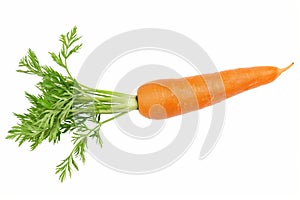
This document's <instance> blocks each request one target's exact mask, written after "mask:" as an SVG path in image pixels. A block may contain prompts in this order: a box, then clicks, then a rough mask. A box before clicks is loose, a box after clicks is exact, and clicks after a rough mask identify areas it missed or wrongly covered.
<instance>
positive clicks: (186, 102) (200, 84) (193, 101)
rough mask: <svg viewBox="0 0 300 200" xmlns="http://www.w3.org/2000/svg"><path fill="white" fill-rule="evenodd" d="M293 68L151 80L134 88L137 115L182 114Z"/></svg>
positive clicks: (248, 70) (262, 67) (267, 68)
mask: <svg viewBox="0 0 300 200" xmlns="http://www.w3.org/2000/svg"><path fill="white" fill-rule="evenodd" d="M293 65H294V63H291V64H290V65H289V66H287V67H285V68H282V69H279V68H277V67H273V66H260V67H250V68H239V69H233V70H226V71H222V72H216V73H212V74H204V75H197V76H192V77H186V78H180V79H162V80H156V81H152V82H149V83H146V84H144V85H142V86H140V87H139V88H138V92H137V99H138V109H139V112H140V114H142V115H143V116H145V117H147V118H150V119H165V118H169V117H173V116H176V115H180V114H184V113H187V112H191V111H194V110H198V109H201V108H204V107H206V106H210V105H213V104H215V103H218V102H220V101H222V100H224V99H226V98H229V97H232V96H234V95H236V94H239V93H241V92H244V91H247V90H249V89H253V88H256V87H258V86H261V85H264V84H267V83H270V82H272V81H274V80H275V79H276V78H277V77H278V76H280V74H281V73H283V72H285V71H286V70H288V69H289V68H291V67H292V66H293Z"/></svg>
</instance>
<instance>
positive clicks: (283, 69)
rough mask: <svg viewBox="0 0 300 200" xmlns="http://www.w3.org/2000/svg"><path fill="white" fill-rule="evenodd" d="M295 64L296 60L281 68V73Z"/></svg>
mask: <svg viewBox="0 0 300 200" xmlns="http://www.w3.org/2000/svg"><path fill="white" fill-rule="evenodd" d="M293 65H294V62H292V63H291V64H290V65H289V66H287V67H285V68H282V69H280V73H282V72H285V71H286V70H288V69H289V68H291V67H292V66H293Z"/></svg>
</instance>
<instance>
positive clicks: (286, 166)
mask: <svg viewBox="0 0 300 200" xmlns="http://www.w3.org/2000/svg"><path fill="white" fill-rule="evenodd" d="M299 13H300V5H299V1H298V2H297V1H296V0H294V1H292V0H273V1H271V0H270V1H261V0H251V1H233V0H229V1H216V0H211V1H174V0H172V1H156V0H152V1H113V0H111V1H106V2H104V1H103V2H102V1H54V0H53V1H14V0H12V1H7V3H4V2H3V1H1V3H0V57H1V66H0V70H1V71H0V81H1V84H0V87H1V88H0V89H1V105H0V110H1V114H0V132H1V134H0V155H1V165H0V199H21V198H22V199H40V198H44V199H48V198H49V199H53V198H59V199H62V198H71V197H72V198H76V199H77V198H88V199H113V198H122V199H152V198H154V197H156V198H158V197H160V198H161V199H167V198H171V197H172V198H173V199H200V198H203V199H291V200H292V199H299V197H300V194H299V191H300V174H299V173H300V170H299V169H300V162H299V161H300V151H299V147H300V141H299V133H300V129H299V119H300V116H299V114H300V109H299V102H300V94H299V93H300V79H299V75H300V65H299V63H300V59H299V58H300V57H299V56H300V54H299V53H300V37H299V35H300V14H299ZM74 25H77V26H78V28H79V33H80V35H83V36H84V38H83V42H84V48H83V49H82V50H81V53H80V54H78V55H76V56H75V57H74V59H73V61H72V62H73V63H72V64H74V67H73V68H72V69H71V72H72V73H73V74H75V75H76V73H77V72H78V70H79V68H80V66H81V64H82V63H83V61H84V60H85V58H86V57H87V56H88V55H89V53H90V52H91V51H92V50H93V49H94V48H95V47H97V46H98V45H99V44H101V43H102V42H103V41H105V40H106V39H108V38H110V37H112V36H114V35H116V34H119V33H122V32H124V31H129V30H132V29H137V28H149V27H150V28H164V29H170V30H174V31H177V32H179V33H182V34H184V35H186V36H188V37H190V38H191V39H193V40H194V41H196V42H197V43H198V44H199V45H201V46H202V47H203V48H204V49H205V50H206V52H207V53H208V54H209V55H210V57H211V58H212V59H213V61H214V63H215V65H216V66H217V67H218V69H219V70H224V69H229V68H236V67H249V66H254V65H275V66H279V67H284V66H286V65H288V64H289V63H291V62H292V61H294V62H295V66H294V67H293V68H292V69H290V70H289V71H288V72H286V73H285V74H283V75H282V76H281V77H279V78H278V79H277V80H276V81H275V82H273V83H271V84H269V85H267V86H263V87H261V88H257V89H255V90H252V91H249V92H246V93H243V94H240V95H239V96H236V97H234V98H232V99H230V100H228V101H227V103H226V122H225V125H224V128H223V132H222V137H221V139H220V141H219V143H218V145H217V146H216V148H215V149H214V151H213V153H212V154H211V155H209V156H208V157H207V158H206V159H204V160H202V161H199V160H198V156H199V152H200V148H201V145H202V143H203V139H204V136H205V135H203V134H202V135H201V134H199V136H198V137H197V138H196V140H195V141H194V143H193V145H192V146H191V148H190V149H189V150H188V152H187V153H186V154H185V155H184V156H183V157H182V158H181V159H180V160H179V161H178V162H176V163H175V164H174V165H172V166H171V167H169V168H167V169H165V170H163V171H160V172H158V173H154V174H148V175H139V176H135V175H127V174H121V173H118V172H115V171H112V170H110V169H108V168H106V167H104V166H102V165H101V164H99V163H98V162H97V161H95V160H94V159H92V158H91V157H90V156H88V158H87V162H86V164H85V166H81V169H80V172H78V173H75V174H74V176H73V177H72V179H71V180H69V179H68V180H67V181H66V182H65V183H63V184H61V183H59V182H58V180H57V176H56V175H54V167H55V165H56V164H57V162H58V161H59V160H60V159H62V158H64V157H65V156H66V154H67V153H68V152H69V149H70V148H71V145H70V143H69V141H68V138H66V139H67V140H63V141H62V142H61V144H59V145H56V146H53V145H52V144H47V143H45V144H43V145H42V146H41V147H39V148H38V149H37V150H36V151H34V152H30V151H29V148H28V146H26V145H24V146H23V147H21V148H18V147H17V145H16V144H15V143H14V142H12V141H8V140H5V136H6V135H7V131H8V130H9V129H10V127H11V126H12V125H14V124H16V122H17V120H16V119H15V117H14V116H13V115H12V112H24V111H25V109H26V108H27V107H28V105H29V104H28V103H27V101H26V100H25V98H24V91H25V90H26V91H32V92H34V91H35V89H34V87H33V85H34V83H35V81H36V80H35V79H34V78H31V77H29V76H26V75H23V74H18V73H16V72H15V70H16V69H17V65H18V61H19V59H20V58H21V57H22V56H23V55H24V54H25V52H26V51H27V49H28V48H29V47H30V48H32V49H34V50H35V51H36V52H37V54H38V56H39V58H40V60H41V62H42V63H46V64H47V63H49V64H51V63H52V62H51V59H50V58H49V56H48V55H47V52H48V51H54V50H56V49H57V48H59V44H58V42H57V38H58V35H59V34H61V33H64V32H66V31H68V30H69V29H70V28H71V27H73V26H74ZM162 59H163V58H162ZM112 81H117V80H114V79H112ZM207 111H208V109H206V110H203V112H204V113H205V112H207ZM201 112H202V111H200V113H201ZM199 129H200V130H199V131H201V128H199Z"/></svg>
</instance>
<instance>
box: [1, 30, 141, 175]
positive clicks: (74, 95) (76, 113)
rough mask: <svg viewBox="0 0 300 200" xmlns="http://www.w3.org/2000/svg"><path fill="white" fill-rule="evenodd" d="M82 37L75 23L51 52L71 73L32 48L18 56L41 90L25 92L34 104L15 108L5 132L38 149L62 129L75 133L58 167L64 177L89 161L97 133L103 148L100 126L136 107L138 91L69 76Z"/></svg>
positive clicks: (54, 139) (55, 140) (55, 138)
mask: <svg viewBox="0 0 300 200" xmlns="http://www.w3.org/2000/svg"><path fill="white" fill-rule="evenodd" d="M80 38H81V37H79V36H77V28H76V27H74V28H73V29H72V30H71V31H70V32H68V33H67V34H63V35H61V36H60V39H59V40H60V42H61V44H62V47H61V50H60V51H59V52H58V53H54V52H50V53H49V54H50V55H51V57H52V59H53V61H54V62H55V63H56V64H57V65H58V66H60V67H63V68H64V69H65V71H66V73H67V75H63V74H61V73H59V72H58V71H56V70H54V69H53V68H52V67H49V66H46V65H41V64H40V62H39V60H38V58H37V56H36V54H35V53H34V52H33V51H32V50H31V49H29V50H28V53H27V55H26V56H25V57H23V58H22V59H21V60H20V63H19V66H20V69H18V70H17V71H18V72H21V73H25V74H30V75H36V76H39V77H40V78H41V81H40V82H38V83H37V84H36V87H37V88H38V89H39V91H40V94H37V95H34V94H30V93H27V92H26V93H25V96H26V98H27V99H28V100H29V102H30V103H31V107H30V108H29V109H28V110H27V113H25V114H16V113H14V115H15V116H16V117H17V118H18V119H19V123H18V124H17V125H15V126H13V127H12V129H11V130H10V131H9V134H8V136H7V137H6V138H7V139H11V140H14V141H15V142H18V143H19V146H21V145H22V144H23V143H24V142H29V143H30V144H31V146H30V147H31V150H34V149H36V148H37V147H38V146H39V145H40V144H41V143H42V142H43V141H46V140H48V142H52V143H53V144H56V143H58V142H59V141H60V139H61V136H62V134H65V133H72V134H73V135H72V143H73V145H74V147H73V149H72V151H71V153H70V154H69V155H68V156H67V158H65V159H64V160H62V161H61V163H60V164H59V165H57V166H56V174H59V179H60V181H64V180H65V178H66V177H67V175H69V176H70V177H71V174H72V169H76V170H78V169H79V168H78V164H77V163H76V160H78V159H79V160H81V161H82V162H83V163H84V162H85V160H86V158H85V152H86V149H87V141H88V138H95V139H96V142H97V143H98V144H99V146H100V147H102V140H101V137H100V133H99V132H100V127H101V126H102V125H103V124H104V123H106V122H108V121H111V120H113V119H115V118H116V117H118V116H120V115H122V114H124V113H127V112H129V111H130V110H133V109H136V108H137V105H136V102H135V96H132V95H127V94H122V93H116V92H111V91H105V90H96V89H92V88H89V87H87V86H84V85H82V84H80V83H78V82H77V81H76V80H75V79H74V78H73V77H72V76H71V74H70V72H69V68H68V65H67V61H68V59H69V58H70V56H71V55H73V54H75V53H77V52H78V51H79V49H80V48H81V47H82V44H78V42H79V40H80ZM128 99H131V102H133V104H132V105H128V104H127V103H126V102H128ZM132 99H134V101H132ZM113 113H119V114H118V115H116V116H114V117H111V118H109V119H108V120H105V121H102V122H101V120H100V116H101V114H113Z"/></svg>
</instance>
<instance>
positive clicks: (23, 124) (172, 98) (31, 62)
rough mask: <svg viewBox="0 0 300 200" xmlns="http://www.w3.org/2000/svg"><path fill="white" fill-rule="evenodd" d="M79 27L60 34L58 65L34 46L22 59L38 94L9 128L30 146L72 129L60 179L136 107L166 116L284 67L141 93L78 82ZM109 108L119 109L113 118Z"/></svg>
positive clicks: (254, 83)
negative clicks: (72, 62) (73, 64)
mask: <svg viewBox="0 0 300 200" xmlns="http://www.w3.org/2000/svg"><path fill="white" fill-rule="evenodd" d="M80 38H81V37H79V36H77V28H76V27H74V28H73V29H72V30H71V31H69V32H68V33H66V34H62V35H61V36H60V38H59V41H60V42H61V45H62V46H61V49H60V51H58V52H57V53H54V52H50V56H51V57H52V59H53V61H54V63H56V65H57V66H56V67H60V68H61V69H64V71H62V72H63V73H61V72H59V71H57V70H55V67H51V66H49V65H42V64H40V62H39V60H38V58H37V56H36V54H35V53H34V51H32V50H31V49H29V50H28V53H27V54H26V55H25V56H24V57H23V58H22V59H21V60H20V62H19V66H20V68H19V69H18V70H17V71H18V72H21V73H25V74H30V75H35V76H37V77H39V78H40V81H39V82H38V83H37V85H36V87H37V89H38V91H39V94H37V95H34V94H30V93H27V92H26V93H25V95H26V98H27V99H28V100H29V102H30V104H31V106H30V108H29V109H27V112H26V113H24V114H17V113H14V114H15V116H16V117H17V118H18V120H19V122H18V123H17V124H16V125H15V126H13V127H12V128H11V130H9V131H8V135H7V137H6V138H7V139H11V140H14V141H15V142H18V143H19V146H20V145H22V144H24V143H25V142H28V143H30V144H31V145H30V147H31V150H34V149H36V148H37V147H38V146H40V145H41V144H42V143H43V142H44V141H48V142H53V143H54V144H55V143H58V142H59V141H60V140H61V138H62V135H63V134H66V133H71V134H72V136H71V137H72V141H71V142H72V144H73V149H72V150H71V152H70V153H69V154H68V155H67V157H66V158H65V159H63V160H62V161H61V163H60V164H58V165H57V166H56V174H59V180H60V181H64V180H65V178H66V177H67V175H69V176H70V177H71V174H72V169H76V170H78V165H77V161H78V160H81V161H82V162H83V163H84V162H85V152H86V149H87V146H88V143H87V142H88V139H94V140H95V141H96V142H97V143H98V144H99V147H102V137H101V135H100V134H101V131H100V129H101V127H102V126H103V125H104V124H105V123H108V122H110V121H112V120H114V119H116V118H118V117H120V116H122V115H124V114H126V113H128V112H130V111H132V110H139V112H140V113H141V114H142V115H143V116H145V117H148V118H152V119H165V118H168V117H172V116H176V115H180V114H184V113H187V112H191V111H194V110H197V109H200V108H204V107H206V106H209V105H212V104H215V103H217V102H220V101H222V100H224V99H226V98H229V97H231V96H234V95H236V94H238V93H240V92H243V91H246V90H249V89H252V88H255V87H258V86H260V85H263V84H267V83H269V82H271V81H273V80H275V79H276V78H277V77H278V76H279V75H280V74H281V73H282V72H284V71H286V70H287V69H289V68H290V67H291V66H292V65H293V63H292V64H290V65H289V66H288V67H286V68H283V69H278V68H276V67H270V66H266V67H252V68H244V69H234V70H227V71H223V72H220V73H213V74H205V75H198V76H192V77H187V78H181V79H164V80H157V81H152V82H150V83H146V84H144V85H142V86H141V87H140V88H139V89H138V92H137V95H135V94H134V95H131V94H125V93H120V92H115V91H107V90H102V89H94V88H90V87H88V86H86V85H83V84H82V83H80V82H78V81H77V80H76V79H75V78H74V77H73V76H72V75H71V73H70V71H69V66H68V64H67V63H69V59H70V57H72V55H74V54H75V53H77V52H78V51H79V49H80V48H81V47H82V44H81V43H79V40H80ZM106 114H115V115H113V116H111V117H109V118H106V117H104V119H103V118H102V116H103V115H106Z"/></svg>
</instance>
